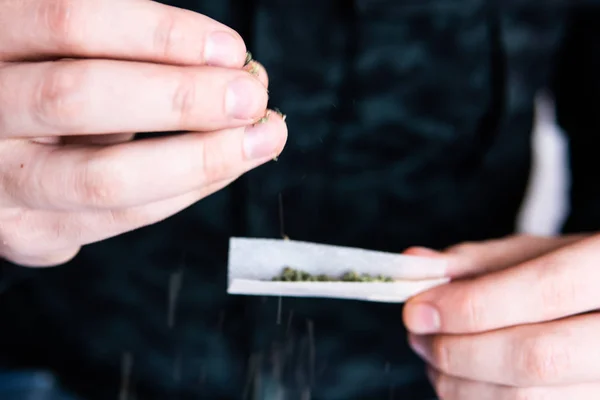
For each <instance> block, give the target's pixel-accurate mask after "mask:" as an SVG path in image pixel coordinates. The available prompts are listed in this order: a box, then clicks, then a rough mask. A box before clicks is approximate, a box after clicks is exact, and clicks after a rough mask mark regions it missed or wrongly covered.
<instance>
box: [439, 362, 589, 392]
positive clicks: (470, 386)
mask: <svg viewBox="0 0 600 400" xmlns="http://www.w3.org/2000/svg"><path fill="white" fill-rule="evenodd" d="M428 375H429V379H430V381H431V384H432V385H433V387H434V389H435V391H436V393H437V395H438V397H439V399H440V400H517V399H531V400H534V399H535V400H537V399H543V400H565V399H581V400H583V399H597V398H600V384H598V383H590V384H579V385H572V386H557V387H539V388H515V387H509V386H501V385H493V384H487V383H484V382H475V381H469V380H465V379H460V378H455V377H452V376H450V375H446V374H444V373H440V372H439V371H436V370H435V369H434V368H430V369H429V371H428Z"/></svg>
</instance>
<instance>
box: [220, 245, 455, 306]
mask: <svg viewBox="0 0 600 400" xmlns="http://www.w3.org/2000/svg"><path fill="white" fill-rule="evenodd" d="M228 264H229V265H228V288H227V292H228V293H229V294H238V295H255V296H284V297H285V296H291V297H321V298H336V299H348V300H364V301H377V302H390V303H401V302H404V301H406V300H407V299H408V298H410V297H412V296H414V295H416V294H418V293H420V292H423V291H425V290H428V289H430V288H433V287H435V286H438V285H441V284H444V283H447V282H448V281H449V279H448V278H446V277H445V276H444V272H445V270H446V265H445V262H444V261H443V260H437V259H431V258H424V257H414V256H406V255H401V254H396V253H385V252H380V251H373V250H365V249H359V248H350V247H341V246H330V245H324V244H317V243H308V242H299V241H293V240H280V239H257V238H231V239H230V242H229V263H228ZM286 266H289V267H291V268H295V269H300V270H302V271H306V272H308V273H310V274H317V275H318V274H326V275H330V276H341V275H342V274H344V273H345V272H348V271H350V270H351V271H355V272H357V273H359V274H363V273H366V274H371V275H385V276H391V277H392V278H394V279H396V280H397V282H394V283H380V282H373V283H371V282H273V281H271V280H272V278H273V277H274V276H276V275H279V274H280V273H281V271H282V269H283V268H284V267H286Z"/></svg>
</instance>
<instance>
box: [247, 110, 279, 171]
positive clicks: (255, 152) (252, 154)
mask: <svg viewBox="0 0 600 400" xmlns="http://www.w3.org/2000/svg"><path fill="white" fill-rule="evenodd" d="M269 116H270V113H267V115H266V116H265V117H263V118H261V119H260V120H259V122H257V123H256V124H254V125H251V126H249V127H247V128H246V132H245V136H244V152H245V153H246V157H248V158H249V159H251V160H258V159H263V158H268V157H271V158H272V157H274V156H275V154H276V153H277V151H278V150H279V142H280V141H281V138H280V132H278V131H277V127H276V126H275V124H270V123H269Z"/></svg>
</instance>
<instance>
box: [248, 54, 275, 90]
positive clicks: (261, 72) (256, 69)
mask: <svg viewBox="0 0 600 400" xmlns="http://www.w3.org/2000/svg"><path fill="white" fill-rule="evenodd" d="M244 70H245V71H246V72H248V73H249V74H251V75H253V76H254V77H255V78H256V79H258V80H259V81H260V83H262V85H263V86H264V87H265V88H267V89H268V88H269V75H268V74H267V70H266V69H265V67H264V66H263V65H262V64H261V63H259V62H258V61H256V60H250V61H249V62H248V63H247V64H246V65H244Z"/></svg>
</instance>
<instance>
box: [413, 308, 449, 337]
mask: <svg viewBox="0 0 600 400" xmlns="http://www.w3.org/2000/svg"><path fill="white" fill-rule="evenodd" d="M404 313H405V316H406V326H407V328H408V330H409V331H411V332H412V333H416V334H420V335H424V334H430V333H436V332H438V331H439V330H440V328H441V318H440V313H439V312H438V310H436V309H435V307H433V306H431V305H429V304H425V303H416V304H411V303H408V304H407V305H406V307H405V309H404Z"/></svg>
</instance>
